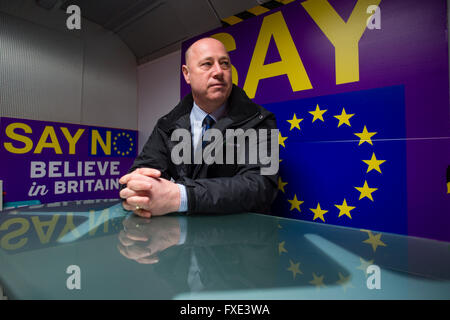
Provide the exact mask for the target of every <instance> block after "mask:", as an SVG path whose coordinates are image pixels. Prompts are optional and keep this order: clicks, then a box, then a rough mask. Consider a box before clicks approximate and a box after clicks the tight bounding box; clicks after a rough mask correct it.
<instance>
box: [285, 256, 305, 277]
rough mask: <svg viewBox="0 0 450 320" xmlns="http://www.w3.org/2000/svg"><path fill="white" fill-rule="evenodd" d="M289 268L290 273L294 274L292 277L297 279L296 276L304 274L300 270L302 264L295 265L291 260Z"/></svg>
mask: <svg viewBox="0 0 450 320" xmlns="http://www.w3.org/2000/svg"><path fill="white" fill-rule="evenodd" d="M289 264H290V266H289V268H287V270H288V271H291V272H292V275H293V277H294V279H295V276H296V275H297V273H298V274H303V272H302V271H301V270H300V262H297V263H294V262H293V261H292V260H290V259H289Z"/></svg>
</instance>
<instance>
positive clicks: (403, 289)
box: [0, 201, 450, 300]
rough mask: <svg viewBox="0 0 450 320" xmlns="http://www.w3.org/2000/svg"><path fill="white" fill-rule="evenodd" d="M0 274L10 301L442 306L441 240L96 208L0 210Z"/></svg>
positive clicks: (448, 263)
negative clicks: (413, 302) (408, 302)
mask: <svg viewBox="0 0 450 320" xmlns="http://www.w3.org/2000/svg"><path fill="white" fill-rule="evenodd" d="M0 270H1V272H0V285H1V289H3V295H5V296H7V297H8V299H233V300H236V299H238V300H241V299H449V298H450V243H446V242H439V241H433V240H428V239H421V238H413V237H406V236H400V235H395V234H387V233H379V232H376V231H370V230H358V229H351V228H343V227H336V226H330V225H324V224H319V223H310V222H305V221H298V220H289V219H284V218H279V217H273V216H269V215H261V214H254V213H242V214H233V215H217V214H214V213H211V214H208V215H196V216H185V215H182V214H170V215H167V216H163V217H154V218H151V219H144V218H140V217H137V216H135V215H134V214H132V213H130V212H127V211H125V210H123V208H122V206H121V204H120V202H104V201H92V202H91V203H88V204H83V203H76V202H71V203H58V204H52V205H45V206H43V205H39V206H31V207H27V208H20V209H16V210H10V211H4V212H2V213H0Z"/></svg>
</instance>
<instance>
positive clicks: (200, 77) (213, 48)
mask: <svg viewBox="0 0 450 320" xmlns="http://www.w3.org/2000/svg"><path fill="white" fill-rule="evenodd" d="M187 60H188V61H186V65H184V66H183V69H182V70H183V75H184V78H185V80H186V82H187V83H188V84H190V85H191V89H192V95H193V97H194V99H195V101H196V103H197V104H199V106H200V107H202V108H206V109H215V108H217V107H219V106H220V105H222V104H223V103H225V101H226V100H227V99H228V97H229V95H230V93H231V89H232V80H231V63H230V58H229V56H228V53H227V51H226V50H225V47H224V46H223V44H222V43H221V42H220V41H218V40H215V39H211V38H206V39H201V40H199V41H197V42H196V43H194V44H193V45H192V46H191V48H190V51H189V53H188V57H187ZM209 111H213V110H209Z"/></svg>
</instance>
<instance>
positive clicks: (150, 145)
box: [128, 125, 170, 180]
mask: <svg viewBox="0 0 450 320" xmlns="http://www.w3.org/2000/svg"><path fill="white" fill-rule="evenodd" d="M163 135H164V133H163V132H162V131H161V130H160V129H159V128H158V125H156V126H155V128H154V129H153V132H152V134H151V135H150V137H149V138H148V140H147V142H146V143H145V145H144V148H143V149H142V151H141V153H140V154H139V155H138V156H137V158H136V159H135V160H134V163H133V165H132V166H131V168H130V170H128V173H130V172H133V171H134V170H136V169H137V168H153V169H157V170H159V171H161V177H163V178H165V179H168V180H170V176H169V174H168V166H169V161H170V157H169V156H168V151H167V146H166V143H165V141H166V139H165V138H164V136H163Z"/></svg>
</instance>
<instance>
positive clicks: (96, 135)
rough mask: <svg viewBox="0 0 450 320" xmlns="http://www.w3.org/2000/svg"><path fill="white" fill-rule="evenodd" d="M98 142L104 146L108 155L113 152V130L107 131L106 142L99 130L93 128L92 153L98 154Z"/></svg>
mask: <svg viewBox="0 0 450 320" xmlns="http://www.w3.org/2000/svg"><path fill="white" fill-rule="evenodd" d="M97 143H99V144H100V147H102V149H103V152H104V153H105V154H106V155H110V154H111V131H106V143H105V141H103V139H102V137H101V136H100V133H99V132H98V131H97V130H92V141H91V154H93V155H94V154H97Z"/></svg>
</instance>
